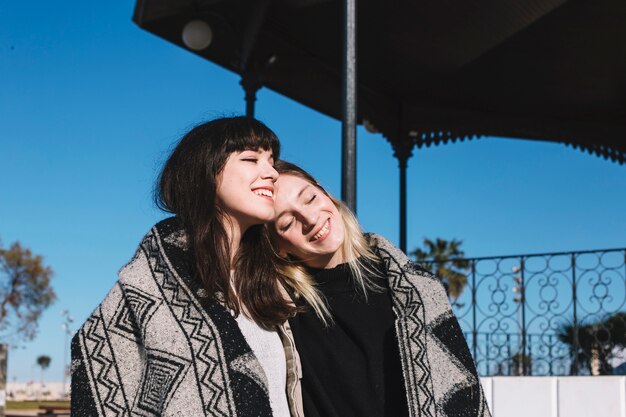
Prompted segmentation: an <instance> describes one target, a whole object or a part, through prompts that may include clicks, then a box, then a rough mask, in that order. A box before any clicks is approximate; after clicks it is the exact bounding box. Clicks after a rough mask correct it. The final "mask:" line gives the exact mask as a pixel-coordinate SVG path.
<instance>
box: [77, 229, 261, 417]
mask: <svg viewBox="0 0 626 417" xmlns="http://www.w3.org/2000/svg"><path fill="white" fill-rule="evenodd" d="M189 252H190V251H188V250H186V240H185V235H184V233H183V232H182V231H181V229H180V228H179V226H178V224H177V221H176V219H175V218H170V219H167V220H164V221H162V222H160V223H158V224H157V225H155V226H154V227H153V228H152V230H151V231H150V232H149V233H148V234H147V235H146V236H145V237H144V239H143V241H142V242H141V244H140V245H139V248H138V250H137V252H136V254H135V256H134V258H133V259H132V260H131V261H130V262H129V263H128V264H127V265H126V266H125V267H123V268H122V269H121V271H120V273H119V280H118V281H117V282H116V284H115V285H114V287H113V289H111V291H110V292H109V294H108V295H107V296H106V298H105V299H104V301H103V302H102V303H101V304H100V305H99V306H98V308H96V310H95V311H94V312H93V313H92V314H91V316H90V317H89V318H88V319H87V321H86V322H85V323H84V324H83V326H82V327H81V328H80V330H79V331H78V333H77V334H76V335H75V336H74V338H73V340H72V404H71V410H72V411H71V413H72V416H75V417H83V416H100V417H104V416H120V417H121V416H128V417H130V416H131V415H133V416H145V417H149V416H174V415H176V416H250V417H252V416H254V417H257V416H271V415H272V412H271V408H270V404H269V399H268V395H267V383H266V381H265V374H264V373H263V370H262V368H261V366H260V364H259V362H258V360H257V359H256V358H255V356H254V355H253V353H252V351H251V350H250V347H249V346H248V344H247V343H246V341H245V339H244V337H243V335H242V334H241V331H240V330H239V327H238V326H237V323H236V322H235V319H234V318H233V317H232V315H231V314H230V313H229V312H228V311H227V310H226V309H225V308H224V307H223V306H221V305H220V304H218V303H215V302H212V301H209V300H208V299H207V298H206V297H203V290H202V289H201V288H200V287H199V284H198V283H197V282H196V280H192V279H191V276H192V274H191V271H192V268H191V265H192V262H191V255H190V253H189Z"/></svg>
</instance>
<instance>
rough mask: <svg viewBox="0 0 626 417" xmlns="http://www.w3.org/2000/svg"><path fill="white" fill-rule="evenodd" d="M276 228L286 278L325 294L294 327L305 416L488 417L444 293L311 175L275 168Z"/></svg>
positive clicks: (311, 300) (281, 164) (308, 303)
mask: <svg viewBox="0 0 626 417" xmlns="http://www.w3.org/2000/svg"><path fill="white" fill-rule="evenodd" d="M275 168H276V170H277V171H278V173H279V174H280V176H279V179H278V181H277V183H276V185H277V194H276V196H275V205H274V208H275V212H276V217H275V218H274V222H273V224H271V226H270V229H271V232H272V235H273V241H274V243H275V246H276V251H277V252H278V253H279V254H281V255H282V256H283V257H284V259H285V260H284V262H283V265H282V266H281V268H282V269H283V271H284V273H285V275H286V276H288V277H291V278H293V279H297V280H299V281H301V282H307V281H308V282H310V283H313V284H314V285H315V287H316V290H317V294H315V295H314V296H311V295H309V296H307V297H304V298H300V299H298V295H299V294H298V293H297V292H296V293H294V294H293V295H294V299H296V300H297V303H298V304H299V305H303V306H305V307H311V308H309V309H308V311H305V312H303V313H298V314H297V315H296V316H295V317H294V318H292V319H290V320H289V321H290V323H291V328H292V330H293V336H294V339H295V343H296V346H297V348H298V352H299V356H300V359H301V363H302V396H303V402H304V412H305V415H306V416H307V417H408V416H411V417H418V416H420V417H422V416H431V417H452V416H454V417H461V416H463V417H488V416H489V410H488V409H487V405H486V402H485V397H484V395H483V391H482V389H481V385H480V381H479V379H478V375H477V373H476V369H475V366H474V363H473V361H472V357H471V356H470V352H469V349H468V347H467V344H466V342H465V339H464V338H463V334H462V332H461V329H460V327H459V325H458V323H457V321H456V318H455V317H454V314H453V313H452V310H451V308H450V304H449V302H448V299H447V297H446V293H445V290H444V289H443V287H442V285H441V284H440V282H439V281H438V280H437V279H436V278H435V277H433V276H432V275H430V274H429V273H428V272H426V271H424V270H422V269H420V268H419V267H418V266H417V265H415V264H414V263H413V262H411V261H410V260H409V259H408V258H407V257H406V255H404V253H402V251H400V250H399V249H397V248H395V247H394V246H393V245H391V244H390V243H389V242H388V241H387V240H386V239H385V238H383V237H382V236H376V235H364V234H363V233H362V232H361V229H360V227H359V224H358V222H357V220H356V218H355V217H354V215H353V214H352V213H351V212H350V211H349V210H348V209H347V208H346V207H345V206H344V205H343V204H341V202H339V201H338V200H337V199H335V198H334V197H332V196H331V195H330V194H328V193H327V192H326V191H324V189H323V188H322V187H321V186H320V185H319V184H318V183H317V181H316V180H315V179H314V178H313V177H312V176H311V175H309V174H308V173H307V172H305V171H304V170H302V169H301V168H299V167H297V166H296V165H293V164H290V163H288V162H285V161H278V162H277V163H276V165H275Z"/></svg>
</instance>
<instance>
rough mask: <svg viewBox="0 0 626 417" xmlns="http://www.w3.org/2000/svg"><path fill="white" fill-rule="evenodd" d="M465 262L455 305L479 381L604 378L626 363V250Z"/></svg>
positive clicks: (453, 301)
mask: <svg viewBox="0 0 626 417" xmlns="http://www.w3.org/2000/svg"><path fill="white" fill-rule="evenodd" d="M468 261H469V265H470V266H469V269H468V270H467V271H464V273H465V274H466V276H467V285H466V286H465V288H464V289H463V292H462V293H461V295H460V296H459V297H458V298H457V299H455V300H451V301H452V305H453V309H454V312H455V314H456V316H457V318H458V320H459V323H460V325H461V328H462V329H463V332H464V334H465V337H466V339H467V342H468V345H469V347H470V350H471V352H472V355H473V356H474V360H475V362H476V365H477V367H478V371H479V373H480V374H481V375H484V376H486V375H602V374H611V373H614V372H618V371H616V370H614V368H615V367H617V366H618V365H619V364H620V362H624V361H626V248H625V249H609V250H597V251H584V252H563V253H546V254H533V255H517V256H503V257H487V258H472V259H468ZM422 264H423V265H424V266H425V267H428V268H436V265H434V264H433V263H432V262H422ZM623 367H626V365H623V366H622V368H623ZM620 369H621V368H620Z"/></svg>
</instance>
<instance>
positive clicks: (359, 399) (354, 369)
mask: <svg viewBox="0 0 626 417" xmlns="http://www.w3.org/2000/svg"><path fill="white" fill-rule="evenodd" d="M309 273H310V274H311V275H312V276H313V277H314V279H315V280H316V282H317V284H318V288H319V290H320V291H321V293H322V294H323V295H324V296H325V297H326V299H327V302H328V306H329V307H330V311H331V312H332V315H333V318H334V321H335V322H334V324H333V325H332V326H331V327H330V328H325V327H324V326H323V324H322V323H321V322H320V321H319V319H318V318H317V317H316V316H315V313H314V312H313V311H312V309H310V310H309V311H307V312H305V313H300V314H298V315H297V316H296V317H294V318H293V319H291V320H290V324H291V327H292V329H293V335H294V338H295V342H296V347H297V349H298V352H299V354H300V359H301V361H302V372H303V378H302V394H303V401H304V413H305V415H306V416H307V417H357V416H358V417H383V416H384V417H403V416H408V410H407V402H406V395H405V389H404V382H403V378H402V367H401V365H400V355H399V351H398V343H397V341H396V335H395V331H394V319H395V317H394V314H393V311H392V304H391V297H390V294H389V290H388V285H387V281H386V280H384V279H380V278H375V279H374V280H375V282H376V283H377V284H378V285H380V286H381V287H382V288H383V290H382V291H376V290H368V293H367V294H368V298H367V302H365V299H364V296H363V294H362V292H361V291H360V290H356V289H355V288H356V287H355V284H354V280H353V279H352V277H351V274H350V269H349V268H348V266H347V264H341V265H339V266H337V267H335V268H332V269H310V270H309ZM370 279H372V278H371V277H370Z"/></svg>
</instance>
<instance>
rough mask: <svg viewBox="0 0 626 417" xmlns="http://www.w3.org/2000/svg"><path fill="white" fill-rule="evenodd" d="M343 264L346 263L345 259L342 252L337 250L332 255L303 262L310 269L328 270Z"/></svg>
mask: <svg viewBox="0 0 626 417" xmlns="http://www.w3.org/2000/svg"><path fill="white" fill-rule="evenodd" d="M344 262H346V257H345V256H343V250H342V249H339V250H337V251H336V252H335V253H332V254H328V255H321V256H318V257H317V258H315V259H308V260H306V261H304V264H305V265H306V266H308V267H311V268H318V269H330V268H334V267H336V266H337V265H339V264H342V263H344Z"/></svg>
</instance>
